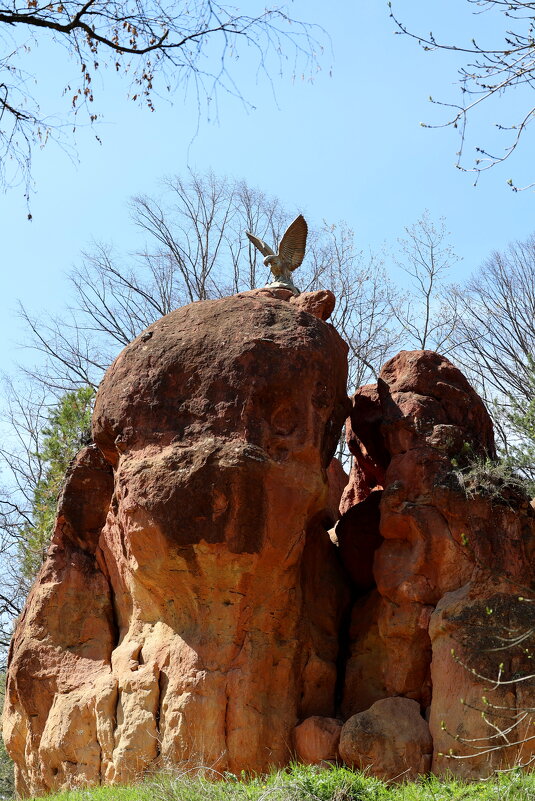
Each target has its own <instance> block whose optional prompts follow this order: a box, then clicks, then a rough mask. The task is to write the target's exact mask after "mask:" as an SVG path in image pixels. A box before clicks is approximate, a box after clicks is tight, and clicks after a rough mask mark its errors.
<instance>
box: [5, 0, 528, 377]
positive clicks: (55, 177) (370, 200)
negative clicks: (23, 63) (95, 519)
mask: <svg viewBox="0 0 535 801" xmlns="http://www.w3.org/2000/svg"><path fill="white" fill-rule="evenodd" d="M237 5H242V6H243V2H237ZM394 5H395V7H396V9H397V10H398V12H399V14H400V16H402V17H404V18H405V19H407V20H408V21H409V22H410V23H412V24H413V26H418V27H420V28H421V30H423V31H424V32H428V31H429V30H433V32H435V33H436V34H437V36H438V35H439V34H441V33H443V38H444V39H447V38H448V37H450V38H452V39H453V38H457V39H458V38H459V37H464V39H465V41H466V42H467V43H468V42H469V40H470V38H471V36H472V35H473V33H474V31H475V30H476V25H477V30H479V29H481V35H482V36H486V37H489V39H492V38H493V39H494V40H496V39H497V34H498V31H499V28H498V26H497V22H496V18H492V17H478V18H476V19H473V18H472V16H471V14H470V13H469V7H468V4H467V3H466V1H465V0H435V1H434V2H433V3H430V2H429V0H422V1H420V0H397V2H396V0H394ZM249 7H250V4H249V3H248V4H247V10H249ZM291 13H292V14H293V16H295V17H300V18H303V19H307V20H309V21H311V22H317V23H319V24H320V25H322V26H323V27H324V28H325V29H326V30H327V31H328V33H329V34H330V37H331V40H332V51H333V52H332V54H330V53H326V54H325V56H324V58H323V59H322V62H321V63H322V66H323V69H322V71H321V72H320V73H319V74H318V75H317V76H316V78H315V80H314V82H308V81H305V82H303V81H301V80H299V79H297V80H295V81H294V80H292V78H291V74H290V73H288V74H287V75H286V76H283V77H282V78H279V77H274V90H275V94H276V99H274V96H273V91H272V89H271V87H270V85H269V83H268V82H267V81H266V80H264V79H262V78H260V79H259V80H258V81H257V80H256V76H255V74H254V72H253V71H252V70H251V65H250V64H249V63H248V62H247V59H245V60H244V61H243V64H242V66H241V67H240V68H239V69H238V71H237V72H236V75H237V80H238V82H239V85H240V88H241V90H242V92H243V95H244V96H245V97H246V98H249V99H250V100H251V101H252V102H254V104H255V106H256V110H254V111H247V110H246V109H245V108H244V106H243V105H242V104H241V103H240V102H239V101H238V100H236V99H234V98H231V97H228V96H224V95H221V96H220V114H219V120H218V122H212V123H210V122H207V121H206V119H205V118H203V117H201V119H200V129H199V132H198V133H197V134H196V133H195V132H196V128H197V123H198V119H197V112H196V109H195V104H194V102H193V98H189V99H186V100H184V99H183V97H182V96H181V95H178V96H176V97H175V100H174V104H173V105H172V106H170V105H169V104H167V103H166V102H161V103H158V108H157V111H156V113H154V114H151V113H150V112H148V111H143V110H140V109H138V108H137V107H136V106H135V104H133V103H129V102H128V101H126V100H125V99H124V95H125V92H124V88H123V87H121V85H120V84H119V83H118V82H117V80H116V79H115V77H114V75H113V74H112V73H109V74H107V75H103V78H104V81H105V83H104V85H103V86H102V88H100V89H98V92H99V95H100V98H101V103H100V108H101V110H103V111H104V114H105V121H104V123H102V124H101V125H100V127H99V129H98V133H99V135H100V137H101V139H102V144H99V143H98V142H97V141H96V139H95V138H94V135H93V133H92V132H91V130H82V131H80V132H79V133H78V136H77V149H78V161H75V162H72V161H71V160H70V159H69V158H68V156H66V155H65V153H63V152H62V151H61V150H59V149H58V148H57V147H55V146H54V145H53V144H51V145H49V146H47V147H46V148H45V149H44V150H43V151H41V152H38V153H36V154H35V159H34V178H35V182H36V186H37V192H36V194H35V195H34V196H33V198H32V202H31V205H32V214H33V222H31V223H30V222H27V221H26V207H25V204H24V200H23V198H22V193H21V192H20V191H18V190H17V189H11V190H9V191H8V193H7V194H5V195H4V196H1V197H0V226H1V236H2V248H1V253H0V264H1V276H2V282H1V286H2V291H1V294H0V304H1V308H0V333H1V337H2V342H3V348H2V353H1V358H0V369H1V370H6V369H7V370H9V369H11V364H12V360H13V359H15V360H17V359H20V358H21V357H22V354H21V353H20V352H19V351H17V348H16V345H17V343H18V342H20V341H21V340H22V339H23V338H24V331H23V329H22V327H21V325H20V323H19V321H18V319H17V316H16V304H17V299H21V300H22V301H23V302H24V303H25V304H26V305H27V306H28V307H29V308H30V309H33V310H35V311H38V310H44V311H47V310H50V311H53V310H56V311H57V310H60V309H61V308H62V306H64V305H65V303H66V302H67V299H66V294H67V283H66V281H65V273H66V272H68V271H69V269H70V268H71V266H72V265H73V264H75V263H76V261H77V260H78V258H79V253H80V251H81V250H82V249H83V248H87V247H88V246H89V244H90V242H91V240H92V239H97V240H105V241H111V242H115V243H116V245H117V247H118V248H119V249H121V250H124V251H126V250H128V249H129V248H133V247H135V245H136V242H135V239H133V237H134V236H135V232H134V229H133V228H132V226H131V224H130V223H129V216H128V208H127V204H128V199H129V197H130V196H132V195H134V194H141V193H149V194H150V193H154V192H157V191H158V183H159V180H160V179H161V178H162V177H163V176H164V175H170V174H175V173H180V172H184V171H185V170H186V169H187V168H188V167H192V168H194V169H199V170H201V171H203V170H206V169H209V168H211V169H213V170H214V172H216V173H220V174H227V175H231V176H236V177H240V178H242V177H243V178H245V179H246V180H247V181H248V182H249V183H251V184H252V185H256V186H258V187H259V188H261V189H263V190H264V191H265V192H267V193H272V194H276V195H278V196H279V197H280V198H281V200H282V201H283V202H284V203H285V204H286V205H287V206H288V207H289V208H290V209H296V210H300V211H303V213H304V214H305V215H306V217H307V218H308V219H309V221H310V222H311V223H313V224H314V223H320V222H321V221H322V220H323V219H325V220H327V221H329V222H334V221H336V220H339V219H345V220H347V221H348V223H349V224H350V225H351V226H352V227H353V228H354V230H355V232H356V235H357V239H358V242H359V244H360V245H361V246H362V247H363V248H378V247H380V246H381V245H382V243H383V242H386V243H387V244H394V243H395V241H396V239H397V237H399V236H400V235H402V234H403V228H404V226H406V225H410V224H412V223H413V222H415V221H416V220H417V219H418V217H419V216H420V215H421V214H422V212H423V211H424V209H426V208H427V209H429V211H430V213H431V216H432V217H434V218H439V217H445V218H446V224H447V226H448V229H449V230H450V231H451V241H452V243H453V245H454V247H455V249H456V251H457V253H458V255H459V256H461V257H462V258H463V261H462V262H461V263H460V265H459V267H458V268H457V271H456V276H455V277H457V278H458V279H459V280H461V279H462V277H463V276H464V275H466V274H468V273H469V272H471V271H472V270H473V269H474V268H475V267H477V265H478V264H479V263H480V262H481V261H482V260H483V259H484V258H485V257H486V256H487V255H488V254H489V253H490V252H491V251H492V250H494V249H502V248H504V247H506V245H507V243H508V242H509V241H511V240H514V239H522V238H525V237H527V236H528V235H529V234H531V233H532V231H533V230H534V228H535V220H534V218H533V211H534V195H533V192H532V191H530V192H524V193H518V194H514V193H512V192H511V191H510V190H509V189H508V188H507V185H506V181H507V179H508V178H509V177H510V176H512V177H513V178H515V180H518V181H519V182H520V183H522V181H523V180H524V177H525V178H526V182H527V181H528V180H530V179H533V178H534V177H535V169H533V159H532V157H531V155H532V144H533V143H532V141H529V140H528V138H526V141H525V142H524V145H523V147H522V149H521V151H520V152H519V153H518V155H516V156H515V158H514V160H513V161H511V162H510V163H508V164H507V165H504V166H502V167H499V168H496V169H495V170H493V171H491V172H490V173H487V174H486V175H485V176H483V177H482V179H481V180H480V182H479V185H478V186H477V187H474V186H473V179H472V178H471V177H470V176H469V175H465V174H462V173H461V172H459V171H458V170H456V169H455V168H454V166H453V165H454V161H455V151H456V149H457V147H458V139H457V135H456V133H455V132H454V131H453V130H452V129H445V130H434V131H430V130H426V129H424V128H422V127H420V122H421V121H432V120H433V119H438V117H437V110H436V109H435V108H433V107H432V106H430V104H429V102H428V97H429V95H433V96H434V97H435V98H444V99H446V100H449V99H456V97H457V95H456V92H455V90H454V87H453V84H454V81H455V77H456V73H455V61H454V58H452V57H450V56H449V55H448V54H445V53H433V54H426V53H424V52H423V51H422V50H420V49H419V48H418V47H417V45H416V43H415V42H413V41H410V40H409V39H407V38H406V37H402V36H395V35H394V34H393V30H394V26H393V24H392V21H391V20H390V19H389V17H388V9H387V4H386V2H384V1H383V0H359V1H358V2H354V1H353V0H351V1H350V0H345V2H343V1H342V0H338V2H332V3H329V4H327V3H325V2H324V0H295V1H294V2H293V3H292V4H291ZM31 58H32V59H35V61H32V65H33V64H35V65H36V68H37V70H38V74H39V76H40V80H41V81H42V82H43V83H45V82H46V85H45V87H44V94H41V93H40V92H38V94H39V96H40V97H41V98H42V99H43V105H46V104H48V108H49V110H53V111H55V110H56V109H60V108H61V103H60V100H59V97H58V95H57V91H56V89H55V83H54V82H56V84H57V83H58V81H59V82H60V81H61V79H62V75H61V73H62V69H64V66H63V65H62V62H61V60H60V58H58V56H57V54H56V55H55V54H54V53H53V52H52V51H51V50H50V49H49V48H47V46H46V45H43V46H42V47H40V48H39V49H38V51H37V53H34V54H33V55H32V56H31ZM61 58H63V55H62V56H61ZM331 66H332V77H331V76H330V68H331ZM43 76H44V81H43ZM108 79H109V82H108ZM97 88H98V87H97ZM519 102H520V99H519V98H518V97H513V98H512V99H511V100H507V99H505V100H504V103H507V104H508V106H507V107H506V106H504V107H503V108H504V110H505V111H507V110H508V109H511V111H512V112H514V110H515V103H519ZM496 116H497V109H496V108H494V109H493V110H490V109H489V111H483V112H481V113H480V114H479V115H478V116H477V117H476V118H474V120H473V130H474V133H476V134H477V133H479V131H481V130H483V128H482V126H484V125H487V124H488V123H492V122H493V121H495V120H494V117H496Z"/></svg>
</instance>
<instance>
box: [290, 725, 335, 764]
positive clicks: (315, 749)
mask: <svg viewBox="0 0 535 801" xmlns="http://www.w3.org/2000/svg"><path fill="white" fill-rule="evenodd" d="M341 731H342V721H341V720H337V719H336V718H322V717H320V716H319V715H314V716H313V717H311V718H307V719H306V720H304V721H303V722H302V723H300V724H299V726H296V728H295V731H294V741H295V751H296V755H297V758H298V759H299V760H300V761H301V762H305V763H307V764H309V765H319V764H320V763H321V762H334V761H335V760H336V759H337V758H338V743H339V742H340V732H341Z"/></svg>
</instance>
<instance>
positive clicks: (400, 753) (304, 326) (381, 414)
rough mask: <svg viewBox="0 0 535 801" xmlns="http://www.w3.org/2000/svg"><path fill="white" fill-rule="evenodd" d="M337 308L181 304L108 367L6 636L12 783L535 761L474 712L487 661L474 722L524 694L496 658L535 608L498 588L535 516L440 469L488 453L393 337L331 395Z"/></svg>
mask: <svg viewBox="0 0 535 801" xmlns="http://www.w3.org/2000/svg"><path fill="white" fill-rule="evenodd" d="M333 300H334V299H333V296H332V294H331V293H327V292H323V293H309V294H305V295H301V296H299V297H298V298H293V296H292V295H291V293H289V292H286V291H285V290H276V291H269V290H260V291H254V292H250V293H243V294H242V295H239V296H235V297H232V298H225V299H223V300H219V301H206V302H202V303H195V304H192V305H190V306H187V307H185V308H183V309H178V310H177V311H175V312H172V313H171V314H169V315H167V316H166V317H164V318H162V319H161V320H159V321H158V322H157V323H155V324H153V325H152V326H150V328H149V329H147V331H145V332H144V333H143V334H142V335H141V336H140V337H138V338H137V339H136V340H134V342H132V343H131V344H130V345H129V346H128V347H127V348H125V350H124V351H123V352H122V353H121V355H120V356H119V357H118V358H117V360H116V361H115V362H114V364H113V365H112V367H111V368H110V369H109V370H108V372H107V374H106V376H105V378H104V380H103V382H102V385H101V388H100V390H99V393H98V397H97V402H96V408H95V414H94V421H93V430H94V439H95V444H94V445H91V446H89V447H88V448H86V449H84V450H83V451H81V452H80V454H79V455H78V456H77V458H76V459H75V460H74V462H73V464H72V466H71V469H70V471H69V475H68V477H67V481H66V484H65V487H64V489H63V492H62V495H61V498H60V502H59V508H58V518H57V523H56V529H55V534H54V537H53V540H52V543H51V547H50V550H49V552H48V556H47V560H46V562H45V564H44V565H43V568H42V570H41V572H40V574H39V576H38V578H37V580H36V582H35V585H34V587H33V589H32V591H31V593H30V596H29V598H28V601H27V604H26V607H25V610H24V613H23V615H22V617H21V619H20V620H19V622H18V625H17V629H16V632H15V635H14V638H13V643H12V648H11V659H10V667H9V675H8V687H7V696H6V707H5V711H4V735H5V738H6V742H7V746H8V749H9V752H10V754H11V755H12V757H13V759H14V760H15V764H16V775H17V788H18V791H19V793H20V794H21V795H31V794H39V793H42V792H45V791H48V790H54V789H59V788H66V787H69V786H72V785H84V784H98V783H110V782H124V781H131V780H132V779H134V778H137V777H138V776H139V775H141V774H142V773H143V772H144V771H146V770H152V769H157V768H158V767H160V766H162V765H165V764H167V763H173V764H181V765H183V764H184V763H187V764H190V765H200V764H204V765H210V766H215V767H217V769H218V770H220V771H225V770H231V771H233V772H235V773H239V771H241V770H243V769H245V770H249V771H264V770H267V769H268V768H269V767H271V766H274V765H284V764H286V763H287V762H288V761H289V760H290V759H291V758H292V757H293V756H294V754H295V753H296V752H297V754H298V755H299V756H300V757H301V758H302V759H303V760H305V761H313V762H314V761H321V760H322V759H335V758H338V759H339V758H341V757H343V758H344V759H345V760H346V762H347V763H348V764H351V765H354V766H356V767H366V768H369V769H371V770H372V772H375V773H376V774H377V775H381V776H385V777H387V778H392V777H393V776H397V775H400V774H404V775H414V774H416V773H417V772H419V771H422V770H428V769H429V768H430V767H431V766H432V768H433V770H435V771H437V772H440V771H442V770H444V769H447V770H452V771H453V772H458V773H461V774H463V775H478V776H480V775H485V774H486V773H488V771H489V770H491V769H492V767H495V766H498V765H502V764H504V763H513V762H514V761H515V760H518V759H521V760H522V759H525V758H526V757H529V755H530V754H531V753H533V752H534V751H535V749H534V748H533V746H532V741H529V740H528V741H527V742H524V743H523V744H522V745H521V746H512V747H510V748H507V749H505V750H504V749H498V750H493V749H492V745H493V743H495V740H494V741H493V740H490V739H488V738H489V737H490V735H491V734H494V733H495V731H494V732H493V731H491V730H490V729H489V727H488V725H487V723H486V722H485V719H484V718H482V717H481V715H480V714H479V712H478V711H477V707H478V705H480V704H481V696H482V695H483V694H484V692H483V691H482V680H481V678H479V677H480V676H482V675H485V676H490V677H495V675H496V670H497V669H498V666H499V664H500V663H504V667H503V668H502V677H503V678H504V679H506V680H507V681H508V682H509V683H507V684H505V685H500V686H499V687H498V688H496V689H495V690H494V691H493V692H494V694H493V695H492V694H490V693H489V692H488V690H487V691H486V695H487V696H488V698H489V701H490V703H491V704H497V705H498V706H502V707H504V708H505V709H504V710H502V713H503V714H502V717H501V718H499V719H498V718H493V720H492V722H493V723H495V724H497V725H498V726H500V725H502V724H503V725H505V721H506V719H507V718H510V717H511V714H513V715H514V714H516V710H518V709H519V708H520V707H521V706H522V707H526V706H528V707H529V706H531V707H534V706H535V703H534V701H535V699H534V697H533V696H534V690H533V682H531V681H522V680H521V679H522V678H523V677H525V676H526V675H528V674H529V671H530V664H531V663H530V662H529V659H528V655H527V654H526V653H525V648H522V647H520V648H518V647H515V648H511V649H509V650H507V652H506V655H505V657H504V653H503V651H496V650H493V649H494V641H495V639H496V637H499V636H502V635H503V633H504V631H505V630H508V631H509V632H511V631H515V632H519V631H524V630H526V631H527V630H529V628H530V627H533V625H534V623H535V621H534V620H533V612H532V607H533V604H529V603H526V602H524V601H522V600H519V598H526V597H529V591H530V589H531V587H532V585H533V568H532V565H533V550H534V542H535V537H534V533H535V523H534V516H533V514H534V513H533V510H532V508H531V506H530V505H529V503H528V502H527V500H526V499H525V498H523V497H522V496H520V495H515V493H514V492H513V493H511V492H509V491H507V492H506V491H505V489H504V493H505V495H506V496H507V497H502V496H500V494H499V493H497V494H496V495H495V496H493V497H491V496H489V495H488V494H482V493H481V492H479V491H478V488H477V486H475V487H473V491H471V492H470V493H467V492H466V488H463V487H462V486H461V485H460V484H459V482H458V481H457V480H456V478H455V473H454V471H452V460H453V462H454V463H455V464H458V460H459V459H460V458H462V457H463V455H466V454H467V453H470V455H471V456H473V455H477V454H480V455H485V456H489V455H490V456H492V455H493V452H494V443H493V434H492V426H491V423H490V420H489V417H488V414H487V412H486V411H485V409H484V406H483V404H482V402H481V400H480V399H479V398H478V396H477V395H476V393H475V392H474V391H473V390H472V389H471V388H470V386H469V385H468V383H467V382H466V380H465V378H464V377H463V376H462V374H461V373H460V372H459V371H458V370H457V369H456V368H455V367H454V366H453V365H451V364H450V363H449V362H448V361H447V360H446V359H444V358H442V357H440V356H438V355H437V354H434V353H431V352H427V351H423V352H422V351H416V352H410V353H407V352H402V353H401V354H400V355H399V356H397V357H396V358H395V359H392V360H391V361H390V362H388V363H387V365H385V367H384V368H383V370H382V371H381V375H380V378H379V381H378V384H377V386H374V387H364V388H362V389H361V390H359V391H358V392H357V394H356V395H355V397H354V398H353V401H352V405H350V403H349V401H348V400H347V398H346V392H345V382H346V375H347V363H346V353H347V347H346V345H345V344H344V343H343V341H342V340H341V339H340V337H339V336H338V334H337V333H336V331H335V330H334V329H333V328H332V326H330V325H329V324H328V323H327V322H325V321H326V320H327V319H328V316H329V314H330V312H331V310H332V307H333ZM349 412H351V417H350V426H349V428H348V441H349V446H350V448H351V450H352V453H353V454H354V463H353V469H352V472H351V476H350V478H349V483H348V485H347V486H346V487H345V490H344V494H343V497H342V500H341V505H340V509H341V512H342V515H341V517H340V519H339V521H338V523H337V525H336V528H335V531H334V532H333V531H332V527H333V525H334V523H335V520H336V518H337V516H338V513H337V508H336V507H337V506H338V502H339V500H340V495H341V493H342V489H343V485H344V482H345V478H344V474H343V471H342V469H341V467H340V465H337V463H336V462H332V461H331V459H332V456H333V453H334V451H335V448H336V444H337V440H338V437H339V434H340V430H341V427H342V424H343V421H344V419H345V418H346V416H347V414H348V413H349ZM329 531H330V536H329V533H328V532H329ZM489 610H490V612H489ZM524 645H525V641H524ZM452 650H453V652H454V655H452ZM472 671H475V672H472ZM517 679H518V681H517ZM461 698H464V701H465V703H464V704H463V703H461ZM511 710H512V712H511ZM528 717H529V716H528ZM528 724H529V720H528V719H527V718H525V719H523V720H522V722H521V723H520V724H519V726H518V727H517V729H516V730H515V732H514V735H513V736H514V738H515V740H520V739H522V738H523V737H524V736H525V733H526V731H527V726H528ZM449 732H453V733H454V734H457V735H458V739H457V740H455V739H453V738H452V737H451V735H450V733H449ZM473 737H481V738H483V739H482V740H481V741H480V744H483V745H485V744H486V743H487V741H488V743H489V746H488V748H483V749H481V750H482V751H483V752H484V753H482V754H480V755H479V756H477V757H471V758H469V759H466V760H461V761H455V760H453V761H452V760H448V759H446V758H444V757H442V756H441V753H446V754H447V753H448V752H449V750H450V749H453V750H454V751H456V752H457V753H458V754H459V755H463V756H469V755H470V754H471V753H472V752H471V751H470V749H469V748H468V747H467V746H466V745H464V743H463V740H464V739H466V738H473ZM340 738H341V739H340ZM485 738H487V740H486V739H485ZM339 742H340V743H341V744H340V745H339ZM489 749H490V750H489Z"/></svg>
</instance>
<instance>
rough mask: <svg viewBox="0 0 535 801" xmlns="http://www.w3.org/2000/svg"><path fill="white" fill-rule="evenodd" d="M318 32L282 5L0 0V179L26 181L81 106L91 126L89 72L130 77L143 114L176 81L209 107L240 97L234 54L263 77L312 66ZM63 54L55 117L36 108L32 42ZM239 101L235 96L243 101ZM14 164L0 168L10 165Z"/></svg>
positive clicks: (94, 101)
mask: <svg viewBox="0 0 535 801" xmlns="http://www.w3.org/2000/svg"><path fill="white" fill-rule="evenodd" d="M318 37H319V38H323V32H322V31H320V29H319V28H317V27H316V26H312V25H309V24H307V23H305V22H301V21H298V20H295V19H293V18H292V17H291V16H290V15H289V14H288V13H287V11H286V10H285V8H284V7H283V6H282V7H268V8H265V9H259V10H258V13H254V12H253V13H251V11H250V8H248V13H241V12H240V11H239V10H238V9H236V8H234V7H232V6H229V5H226V4H221V3H219V2H214V1H213V0H188V2H183V3H175V2H172V0H170V2H165V0H153V2H151V3H148V2H143V0H140V1H139V2H134V0H113V2H109V0H62V2H58V3H54V4H41V3H39V2H38V0H24V2H20V1H19V0H10V2H8V3H7V4H6V5H0V41H1V42H2V51H3V55H2V56H1V57H0V165H1V166H0V183H2V184H3V185H6V184H10V183H13V182H15V181H16V180H17V178H18V179H19V180H23V182H24V183H25V185H26V187H27V186H28V181H29V176H30V168H31V155H32V150H33V148H34V147H35V146H36V145H37V146H40V145H42V144H44V143H45V142H46V141H47V139H50V138H52V139H56V140H58V141H60V142H68V141H69V139H68V134H69V132H70V131H71V129H72V126H73V124H75V123H76V120H77V114H78V113H79V112H80V111H81V110H83V111H84V112H85V113H86V115H87V118H88V121H89V122H91V123H94V122H95V121H96V120H97V118H98V116H99V112H98V111H97V110H96V107H98V98H97V95H96V90H95V81H94V78H95V74H96V73H97V72H101V71H103V70H104V69H105V68H108V69H112V70H114V71H117V72H119V73H121V74H122V75H123V76H124V77H125V78H126V79H127V80H128V85H129V89H128V96H129V97H130V98H131V99H132V100H133V101H137V102H140V103H142V104H145V105H146V106H147V107H148V108H149V109H150V110H151V111H154V108H155V98H156V97H158V96H159V97H161V96H162V95H171V94H172V93H173V92H174V91H175V90H176V89H177V87H179V86H182V87H183V88H184V89H185V90H188V89H191V90H192V91H193V93H194V98H195V100H196V102H197V105H198V108H199V109H200V108H201V107H202V105H204V104H210V103H211V104H212V106H214V105H217V91H218V89H222V90H223V91H225V92H227V93H230V94H231V95H234V96H237V97H240V98H241V93H240V87H239V85H238V83H237V82H236V79H235V76H234V73H233V63H235V62H236V60H237V57H238V56H239V55H242V54H244V55H245V53H246V52H247V53H248V54H254V56H255V58H256V66H257V68H258V69H259V70H260V71H264V73H265V75H266V77H267V79H268V80H271V79H270V75H271V74H272V73H273V66H274V65H273V63H272V59H273V58H274V59H276V60H277V67H278V70H277V71H278V72H281V71H282V70H284V71H286V69H287V67H288V65H290V66H289V68H290V71H293V70H295V69H297V68H298V67H300V68H302V70H304V71H308V70H309V69H312V70H313V69H315V68H316V67H317V65H318V54H319V51H320V50H321V44H320V42H319V41H318ZM36 44H40V45H41V46H43V45H44V46H47V47H49V48H53V52H54V53H56V52H58V53H60V52H62V51H66V54H67V56H68V61H67V62H66V67H65V74H66V76H67V77H66V79H65V86H64V92H63V95H64V98H65V101H64V105H65V106H66V108H65V110H64V112H63V114H62V116H61V117H60V118H59V119H58V118H55V117H53V116H52V114H51V111H50V110H48V111H47V110H41V108H40V103H39V100H38V99H36V98H35V97H34V96H33V94H32V86H33V85H36V91H37V92H39V88H40V84H41V82H42V81H43V80H44V78H43V77H42V76H41V75H32V74H28V73H27V64H28V52H29V51H30V49H35V45H36ZM242 99H243V98H242ZM9 164H11V165H12V166H13V167H14V169H13V170H12V171H11V172H10V173H8V172H7V170H8V165H9Z"/></svg>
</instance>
